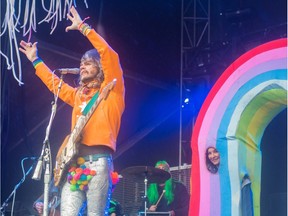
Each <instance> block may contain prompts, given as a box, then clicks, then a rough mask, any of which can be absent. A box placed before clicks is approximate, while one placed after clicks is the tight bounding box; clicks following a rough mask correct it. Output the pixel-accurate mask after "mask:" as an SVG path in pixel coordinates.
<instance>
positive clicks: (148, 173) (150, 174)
mask: <svg viewBox="0 0 288 216" xmlns="http://www.w3.org/2000/svg"><path fill="white" fill-rule="evenodd" d="M121 175H122V176H123V177H124V178H127V179H132V180H134V181H136V182H137V181H143V182H144V185H145V188H144V200H145V208H144V212H143V213H144V215H145V216H146V215H147V214H149V213H147V185H148V183H149V184H151V183H157V184H162V183H163V184H164V183H165V181H166V180H168V179H169V178H171V174H170V173H169V172H167V171H165V170H162V169H159V168H155V167H150V166H133V167H128V168H126V169H124V170H123V171H122V172H121ZM161 198H162V196H161ZM161 198H160V199H161ZM160 199H159V200H158V201H160Z"/></svg>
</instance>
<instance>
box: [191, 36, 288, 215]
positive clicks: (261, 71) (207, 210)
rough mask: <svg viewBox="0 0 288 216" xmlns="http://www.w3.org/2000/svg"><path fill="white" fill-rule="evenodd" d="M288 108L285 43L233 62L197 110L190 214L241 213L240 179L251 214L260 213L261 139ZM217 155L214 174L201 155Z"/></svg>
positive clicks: (263, 47)
mask: <svg viewBox="0 0 288 216" xmlns="http://www.w3.org/2000/svg"><path fill="white" fill-rule="evenodd" d="M285 108H287V39H279V40H275V41H271V42H269V43H266V44H263V45H261V46H258V47H256V48H254V49H252V50H250V51H248V52H247V53H245V54H244V55H242V56H241V57H240V58H238V59H237V60H236V61H235V62H233V63H232V64H231V65H230V66H229V67H228V68H227V69H226V70H225V72H224V73H223V74H222V76H221V77H220V78H219V79H218V81H217V82H216V83H215V85H214V86H213V88H212V89H211V91H210V92H209V94H208V96H207V98H206V100H205V101H204V103H203V105H202V107H201V110H200V112H199V115H198V118H197V121H196V123H195V126H194V131H193V135H192V140H191V148H192V169H191V198H190V210H189V215H190V216H198V215H199V216H210V215H211V216H212V215H213V216H218V215H223V216H224V215H225V216H226V215H227V216H237V215H241V209H240V199H241V181H242V179H243V177H244V175H246V174H247V175H248V176H249V177H250V179H251V182H252V184H251V189H252V193H253V209H254V215H255V216H258V215H260V189H261V160H262V156H261V148H260V143H261V138H262V136H263V133H264V130H265V128H266V127H267V125H268V124H269V123H270V121H271V120H272V119H273V118H274V117H275V116H276V115H277V114H278V113H280V112H281V111H282V110H284V109H285ZM209 146H213V147H216V148H217V149H218V151H219V153H220V158H221V159H220V166H219V170H218V173H217V174H212V173H210V172H209V171H208V170H207V168H206V163H205V151H206V149H207V147H209Z"/></svg>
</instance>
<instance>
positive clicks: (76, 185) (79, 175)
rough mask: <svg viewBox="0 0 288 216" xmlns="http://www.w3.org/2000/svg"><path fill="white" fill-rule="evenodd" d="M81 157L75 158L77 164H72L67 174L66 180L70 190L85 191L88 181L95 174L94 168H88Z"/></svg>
mask: <svg viewBox="0 0 288 216" xmlns="http://www.w3.org/2000/svg"><path fill="white" fill-rule="evenodd" d="M84 163H85V159H84V158H83V157H79V158H77V165H76V164H72V165H71V167H70V169H69V173H68V175H67V181H68V183H70V190H71V191H77V190H82V191H87V190H88V189H89V188H88V183H89V181H90V180H91V179H92V177H93V176H95V175H96V171H95V170H90V169H89V168H87V167H86V166H85V164H84Z"/></svg>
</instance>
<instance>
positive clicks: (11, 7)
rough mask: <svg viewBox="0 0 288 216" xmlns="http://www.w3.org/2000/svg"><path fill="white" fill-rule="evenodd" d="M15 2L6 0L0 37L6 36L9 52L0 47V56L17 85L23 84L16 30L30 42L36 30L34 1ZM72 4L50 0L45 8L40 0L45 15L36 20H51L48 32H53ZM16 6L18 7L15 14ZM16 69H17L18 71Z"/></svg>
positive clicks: (70, 1)
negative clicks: (23, 8)
mask: <svg viewBox="0 0 288 216" xmlns="http://www.w3.org/2000/svg"><path fill="white" fill-rule="evenodd" d="M83 1H84V3H85V6H86V8H88V4H87V1H86V0H83ZM15 2H16V1H15V0H6V12H5V15H4V19H3V23H2V25H1V31H0V37H3V36H7V37H8V45H9V52H8V51H7V52H8V53H4V52H3V50H1V49H2V47H1V49H0V56H3V57H4V58H5V61H6V64H7V70H12V73H13V77H14V78H15V80H16V81H17V82H18V83H19V85H23V84H24V83H23V82H22V68H21V58H20V53H19V45H18V44H19V43H18V41H17V37H16V32H20V31H19V29H18V28H21V29H22V35H23V37H25V36H27V35H28V42H30V39H31V35H32V32H33V31H34V32H37V17H36V1H35V0H33V1H31V0H26V2H25V0H19V1H18V5H17V6H16V3H15ZM30 2H31V5H30ZM72 5H75V6H76V0H51V1H50V5H49V8H47V7H46V5H45V0H41V6H42V9H43V10H44V12H46V13H47V15H46V16H45V18H44V19H42V20H41V21H40V22H38V25H39V24H41V23H42V22H48V23H49V22H51V31H50V34H53V32H54V31H55V29H56V28H57V25H58V22H59V21H62V19H64V18H66V17H67V13H68V12H69V10H70V8H71V6H72ZM22 6H25V10H24V12H23V11H22V10H21V8H22ZM16 7H18V8H17V9H18V12H17V14H16ZM21 17H22V18H21ZM21 23H22V24H21ZM14 58H16V59H17V62H18V64H17V65H15V63H14ZM16 71H18V73H17V72H16Z"/></svg>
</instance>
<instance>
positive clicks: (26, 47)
mask: <svg viewBox="0 0 288 216" xmlns="http://www.w3.org/2000/svg"><path fill="white" fill-rule="evenodd" d="M20 46H21V47H19V50H20V51H21V52H22V53H24V54H25V55H26V57H27V59H28V60H29V61H31V62H33V61H34V60H36V59H37V58H38V49H37V42H35V43H33V44H32V43H31V42H29V43H27V42H25V41H23V40H21V42H20Z"/></svg>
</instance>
